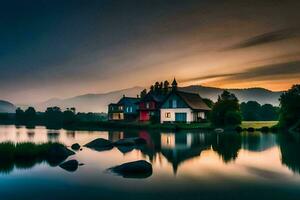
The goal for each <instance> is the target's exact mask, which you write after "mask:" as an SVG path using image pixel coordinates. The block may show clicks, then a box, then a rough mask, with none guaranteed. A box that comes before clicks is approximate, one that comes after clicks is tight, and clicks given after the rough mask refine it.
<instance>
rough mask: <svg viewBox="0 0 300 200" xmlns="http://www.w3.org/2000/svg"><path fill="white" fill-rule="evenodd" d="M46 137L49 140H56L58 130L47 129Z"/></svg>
mask: <svg viewBox="0 0 300 200" xmlns="http://www.w3.org/2000/svg"><path fill="white" fill-rule="evenodd" d="M47 138H48V141H49V142H58V140H59V132H56V131H52V130H49V131H47Z"/></svg>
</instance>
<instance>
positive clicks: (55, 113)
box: [45, 106, 63, 126]
mask: <svg viewBox="0 0 300 200" xmlns="http://www.w3.org/2000/svg"><path fill="white" fill-rule="evenodd" d="M62 114H63V113H62V111H61V109H60V108H59V107H57V106H55V107H48V108H47V110H46V111H45V119H46V122H47V124H48V125H49V124H50V125H55V126H61V124H62V119H63V116H62Z"/></svg>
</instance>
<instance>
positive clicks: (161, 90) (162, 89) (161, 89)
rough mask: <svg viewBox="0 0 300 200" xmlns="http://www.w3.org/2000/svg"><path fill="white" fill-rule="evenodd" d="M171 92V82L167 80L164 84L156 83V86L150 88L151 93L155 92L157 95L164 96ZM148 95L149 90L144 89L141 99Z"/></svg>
mask: <svg viewBox="0 0 300 200" xmlns="http://www.w3.org/2000/svg"><path fill="white" fill-rule="evenodd" d="M169 91H170V83H169V81H167V80H165V81H164V82H158V81H157V82H155V84H154V85H151V86H150V92H154V93H156V94H163V95H166V94H168V92H169ZM142 93H143V94H142ZM146 94H147V90H146V89H144V90H143V91H142V92H141V98H143V97H144V96H145V95H146Z"/></svg>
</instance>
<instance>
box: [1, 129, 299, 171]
mask: <svg viewBox="0 0 300 200" xmlns="http://www.w3.org/2000/svg"><path fill="white" fill-rule="evenodd" d="M129 137H141V138H143V139H145V140H146V141H147V143H146V145H142V146H119V147H117V149H118V151H115V150H116V149H113V150H111V151H110V152H111V154H110V155H111V156H113V157H114V158H116V159H117V158H119V157H118V155H117V153H118V154H121V155H123V156H124V158H126V157H128V158H132V157H133V155H134V156H136V155H138V156H136V157H135V158H136V159H137V158H138V159H147V160H149V161H150V162H151V163H152V164H156V163H157V162H158V161H159V162H160V163H162V162H164V161H166V162H167V163H168V164H169V166H170V167H171V168H172V171H173V173H174V174H177V172H178V169H179V168H180V167H181V166H182V165H183V164H184V163H188V161H189V160H192V159H194V158H200V157H201V158H211V159H216V158H215V157H216V156H215V155H217V158H218V159H219V160H218V162H221V163H222V164H223V165H234V164H235V162H237V161H238V160H239V158H240V160H242V161H243V162H244V163H245V162H250V161H251V162H252V161H253V160H254V161H253V162H254V163H255V159H258V158H259V155H261V156H263V155H265V154H263V152H268V150H272V151H274V152H275V154H276V151H275V150H277V149H278V151H279V153H281V155H280V154H279V153H278V155H277V154H276V155H275V156H278V159H281V160H280V161H281V162H282V164H283V167H284V166H287V167H288V168H289V169H290V170H292V171H293V172H295V173H300V157H299V156H298V152H299V151H300V142H297V140H295V139H294V138H289V137H287V136H285V135H282V134H278V135H275V134H262V133H251V134H246V133H243V134H238V133H224V134H216V133H209V132H186V131H185V132H176V133H175V132H159V131H67V130H47V129H45V128H44V127H35V129H27V128H26V127H22V126H19V127H13V126H8V127H3V126H2V127H0V142H4V141H13V142H24V141H31V142H35V143H43V142H44V143H45V142H61V143H64V144H66V145H67V146H69V147H70V146H71V145H72V144H73V143H79V144H80V145H84V144H86V143H88V142H90V141H92V140H94V139H96V138H104V139H109V140H110V141H112V142H115V141H118V140H120V139H124V138H129ZM137 152H139V154H137ZM204 152H206V153H204ZM241 152H242V153H241ZM245 152H249V153H253V154H245ZM85 153H86V150H85V149H83V154H85ZM88 153H89V152H88ZM212 153H213V154H212ZM240 154H242V155H240ZM254 155H255V156H258V157H254ZM87 156H90V154H87ZM214 156H215V157H214ZM99 158H101V156H99ZM91 159H95V160H96V159H97V158H96V157H95V158H91ZM268 159H269V158H268V157H266V158H265V160H268ZM95 162H96V161H95ZM216 162H217V161H216ZM240 162H241V161H240ZM117 163H118V162H117ZM33 165H34V163H33V162H31V163H28V165H26V164H24V163H23V165H21V164H14V163H9V162H2V161H0V168H1V169H0V170H2V171H9V170H11V169H12V166H17V167H19V168H20V167H21V166H24V167H26V166H28V167H30V166H33ZM236 166H237V165H236ZM223 167H224V166H223Z"/></svg>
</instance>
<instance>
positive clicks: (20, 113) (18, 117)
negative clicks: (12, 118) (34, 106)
mask: <svg viewBox="0 0 300 200" xmlns="http://www.w3.org/2000/svg"><path fill="white" fill-rule="evenodd" d="M16 120H17V122H21V121H23V120H24V111H23V110H22V109H21V108H17V109H16Z"/></svg>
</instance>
